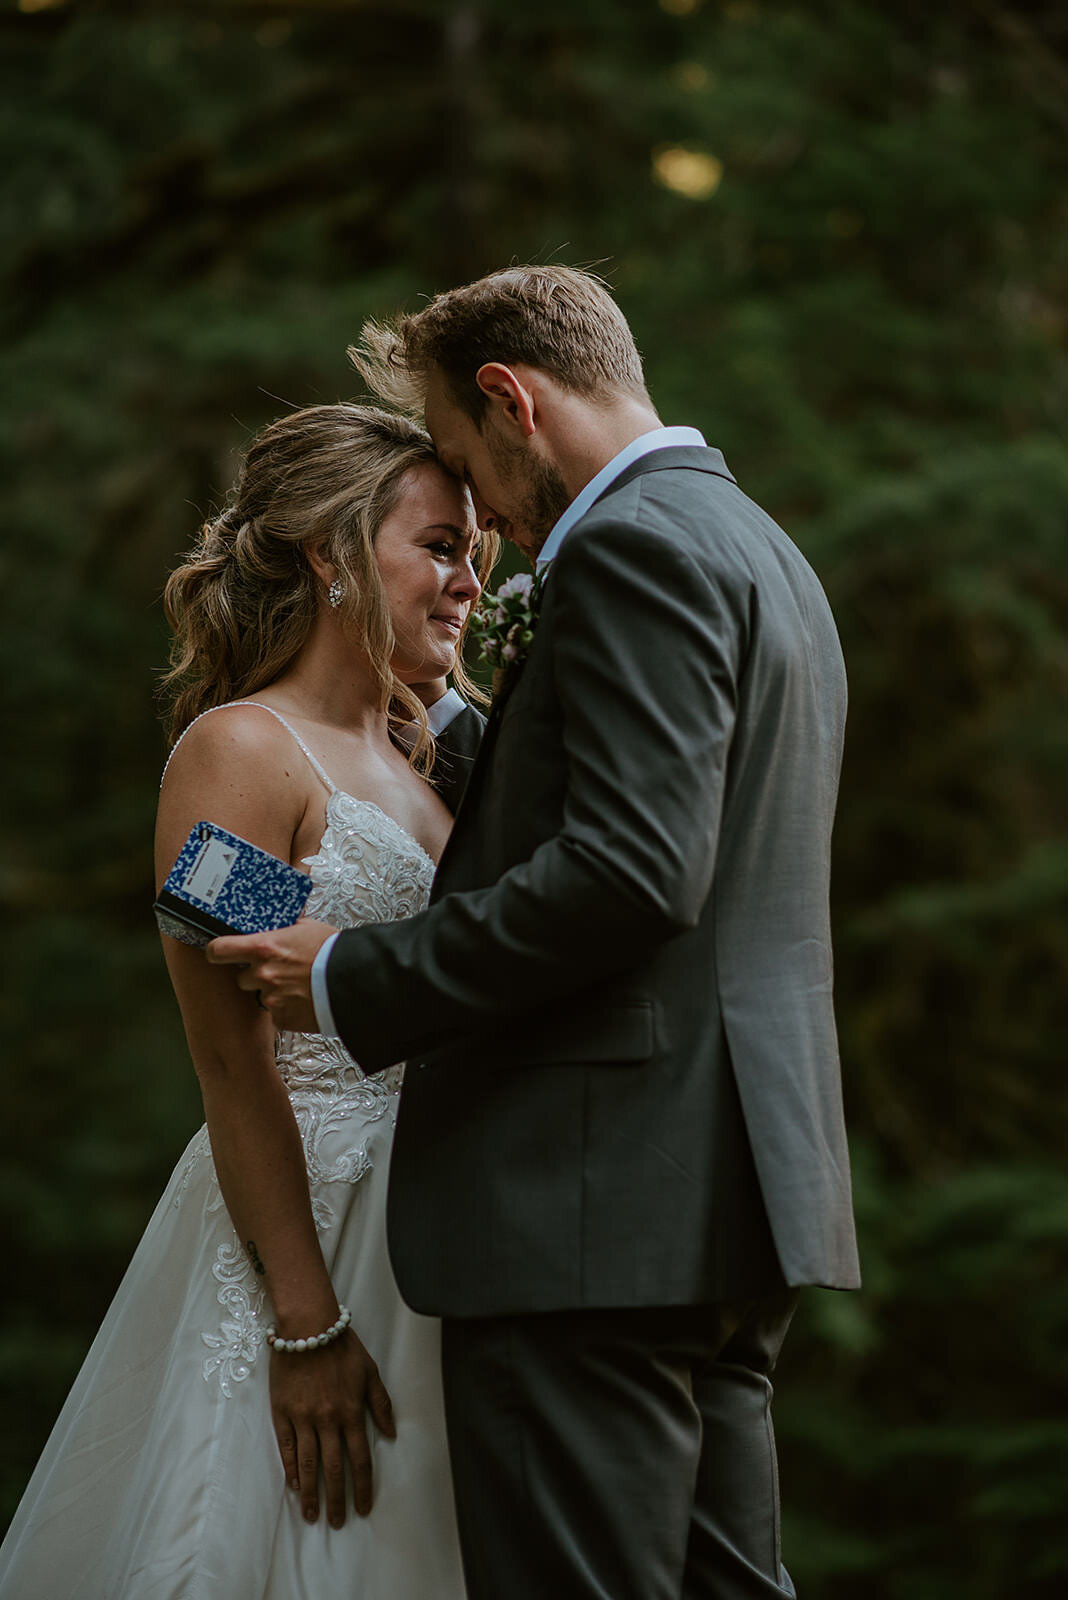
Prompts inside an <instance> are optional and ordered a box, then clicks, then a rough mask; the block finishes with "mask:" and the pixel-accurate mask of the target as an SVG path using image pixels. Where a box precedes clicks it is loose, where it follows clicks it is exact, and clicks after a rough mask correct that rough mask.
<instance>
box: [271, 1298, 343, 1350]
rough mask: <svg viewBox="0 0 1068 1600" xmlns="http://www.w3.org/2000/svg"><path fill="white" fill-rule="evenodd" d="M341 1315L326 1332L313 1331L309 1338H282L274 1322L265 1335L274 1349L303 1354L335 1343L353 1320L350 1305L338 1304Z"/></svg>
mask: <svg viewBox="0 0 1068 1600" xmlns="http://www.w3.org/2000/svg"><path fill="white" fill-rule="evenodd" d="M338 1312H339V1316H338V1319H337V1321H336V1322H335V1323H334V1324H333V1326H332V1327H330V1328H327V1330H326V1332H325V1333H313V1334H312V1335H311V1337H310V1338H309V1339H280V1338H279V1337H278V1329H277V1328H276V1327H275V1326H274V1324H273V1323H272V1324H271V1326H270V1327H269V1328H268V1329H267V1332H266V1334H265V1335H264V1337H265V1338H266V1340H267V1343H268V1344H269V1345H270V1347H271V1349H272V1350H282V1351H284V1353H285V1354H286V1355H287V1356H302V1355H304V1354H305V1352H306V1351H308V1350H321V1349H322V1348H323V1346H324V1345H327V1344H333V1342H334V1340H335V1339H340V1338H341V1335H342V1334H343V1333H344V1331H345V1329H346V1328H347V1327H348V1325H349V1323H350V1322H351V1321H352V1312H351V1311H350V1310H349V1308H348V1306H343V1305H340V1304H339V1306H338Z"/></svg>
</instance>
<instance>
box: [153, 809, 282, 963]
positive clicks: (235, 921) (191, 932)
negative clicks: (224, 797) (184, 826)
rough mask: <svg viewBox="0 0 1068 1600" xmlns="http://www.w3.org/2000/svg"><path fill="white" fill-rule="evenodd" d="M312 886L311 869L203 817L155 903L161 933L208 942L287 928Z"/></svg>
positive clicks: (186, 942) (192, 942) (193, 940)
mask: <svg viewBox="0 0 1068 1600" xmlns="http://www.w3.org/2000/svg"><path fill="white" fill-rule="evenodd" d="M311 889H312V882H311V879H310V878H309V877H308V875H307V873H306V872H298V871H297V869H296V867H291V866H290V865H289V862H288V861H280V860H279V858H278V857H277V856H272V855H271V853H270V852H269V851H268V850H261V849H260V848H259V846H258V845H255V844H249V842H248V840H247V839H239V838H238V837H237V835H236V834H235V833H227V831H226V829H225V828H220V827H219V826H218V825H217V824H216V823H214V822H198V823H197V825H196V827H195V828H194V829H193V831H192V833H191V834H190V835H189V838H188V839H187V840H186V841H185V844H184V845H183V846H182V848H181V850H180V851H179V853H178V859H177V861H176V862H175V863H174V866H173V867H172V868H171V870H170V873H169V874H168V876H167V881H166V883H165V884H164V885H163V887H162V889H161V890H160V892H159V894H158V895H157V896H156V901H155V904H154V905H153V907H152V909H153V911H154V912H155V913H156V921H157V922H158V923H159V926H160V931H161V932H162V933H166V934H169V935H170V937H171V938H172V939H178V940H180V941H181V943H182V944H196V945H205V944H207V943H208V942H209V940H211V939H217V938H218V937H219V935H220V934H223V933H267V932H269V931H270V930H271V929H272V928H288V927H289V926H290V925H291V924H292V923H294V922H296V921H297V919H298V918H299V917H300V916H301V915H302V913H303V911H304V907H305V904H306V903H307V899H308V896H309V895H310V894H311Z"/></svg>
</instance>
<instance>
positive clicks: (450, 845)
mask: <svg viewBox="0 0 1068 1600" xmlns="http://www.w3.org/2000/svg"><path fill="white" fill-rule="evenodd" d="M679 468H683V469H686V470H688V471H690V472H707V473H711V474H712V475H713V476H714V477H717V478H725V479H726V480H727V482H728V483H734V482H735V478H734V474H733V473H732V472H731V471H730V470H729V468H728V467H727V464H726V462H725V461H724V459H723V455H722V452H721V451H719V450H715V449H713V448H711V447H710V446H701V445H672V446H671V447H670V448H668V449H666V450H653V451H651V452H650V453H649V454H648V455H644V456H640V457H639V458H638V460H637V461H634V462H632V463H631V465H630V466H629V467H627V468H626V469H625V470H624V471H623V472H621V473H620V475H619V477H618V478H615V479H613V481H612V482H611V483H610V484H609V485H608V486H607V488H606V489H605V490H604V493H603V494H601V495H599V496H598V498H597V499H596V500H595V501H594V505H600V503H601V501H602V500H604V499H606V498H607V497H608V496H609V495H612V494H614V493H615V491H616V490H617V489H622V488H623V487H624V486H625V485H626V484H628V483H631V482H632V481H633V480H634V479H635V478H640V477H642V476H643V475H644V474H645V473H647V472H667V471H671V470H674V471H678V470H679ZM592 509H593V507H591V508H590V510H591V511H592ZM586 515H587V516H588V515H589V512H587V513H586ZM582 522H583V518H581V517H580V518H579V520H578V522H576V524H575V526H574V528H572V529H571V531H570V533H569V534H568V535H567V537H568V538H571V537H573V536H574V534H576V533H577V532H578V530H579V529H580V528H581V527H582ZM536 638H537V635H536V634H535V641H536ZM533 648H534V645H532V646H531V649H533ZM525 666H526V657H524V659H523V660H522V661H520V662H517V663H516V665H515V666H514V667H513V668H512V670H511V671H510V672H509V673H508V675H507V677H506V678H505V680H504V682H503V683H502V685H501V687H500V691H499V692H498V694H497V695H496V696H495V697H494V701H493V705H492V706H491V707H490V713H489V717H488V719H487V722H486V728H485V732H484V733H483V735H482V744H481V746H480V748H479V752H478V755H477V757H476V758H475V764H474V767H473V769H472V772H471V776H470V778H469V779H468V784H467V790H466V792H465V794H464V797H463V799H462V800H461V802H460V809H459V810H458V811H457V813H456V821H455V823H454V825H453V829H452V832H451V833H450V835H449V838H448V842H447V843H446V845H445V849H444V850H443V851H442V855H441V860H440V861H439V863H438V870H437V873H436V875H435V877H434V887H433V890H432V892H431V899H432V900H436V899H438V898H439V897H440V896H441V895H442V894H444V893H445V892H446V891H445V886H444V881H443V880H444V878H445V877H446V876H447V873H448V868H449V865H450V864H451V861H452V859H453V858H454V857H455V856H456V855H457V852H458V848H459V846H460V845H461V844H462V840H463V837H464V835H465V834H466V831H467V823H468V821H469V819H470V818H471V817H473V815H474V813H475V810H476V807H477V805H478V802H479V798H480V795H481V792H482V787H483V784H484V783H485V778H486V772H487V769H488V767H489V763H490V762H491V760H492V759H493V751H494V746H495V745H496V742H497V733H498V730H499V728H500V725H501V718H502V717H503V716H504V708H505V706H506V705H507V704H508V701H509V699H510V698H511V696H512V695H513V694H514V693H515V689H516V685H517V684H518V682H519V680H520V678H521V677H522V676H523V669H524V667H525Z"/></svg>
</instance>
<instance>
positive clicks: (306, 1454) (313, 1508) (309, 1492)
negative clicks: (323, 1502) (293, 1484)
mask: <svg viewBox="0 0 1068 1600" xmlns="http://www.w3.org/2000/svg"><path fill="white" fill-rule="evenodd" d="M297 1473H298V1475H299V1477H300V1509H301V1511H302V1513H303V1515H304V1520H305V1522H314V1521H315V1520H316V1519H317V1517H318V1515H319V1435H318V1434H317V1433H316V1432H315V1429H314V1428H311V1427H308V1425H307V1424H305V1425H304V1426H303V1427H300V1429H299V1431H298V1433H297Z"/></svg>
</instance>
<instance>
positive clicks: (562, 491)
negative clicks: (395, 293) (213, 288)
mask: <svg viewBox="0 0 1068 1600" xmlns="http://www.w3.org/2000/svg"><path fill="white" fill-rule="evenodd" d="M350 353H351V354H352V355H353V359H354V360H355V362H356V364H357V366H358V367H359V369H360V371H361V373H362V374H363V376H364V378H365V379H366V381H367V382H368V383H369V384H370V386H371V388H372V389H374V390H375V392H376V393H377V394H379V395H380V396H381V397H382V398H383V399H386V400H388V401H390V402H391V403H393V404H395V405H399V406H401V407H402V408H403V409H405V410H408V411H422V412H423V413H424V415H425V417H426V422H427V426H428V428H429V429H430V432H431V434H432V435H433V438H434V442H435V444H436V446H437V449H438V454H439V456H440V457H441V459H442V461H443V462H444V464H445V465H446V466H447V467H448V468H449V469H450V470H451V471H453V472H456V473H457V474H459V475H460V476H463V477H465V478H466V479H467V482H468V484H469V485H470V487H471V490H472V493H473V495H474V499H475V504H476V509H477V510H478V512H479V520H480V522H481V523H482V524H483V526H485V525H487V523H495V524H496V525H497V526H498V527H499V528H500V531H501V532H503V533H505V534H507V535H508V536H509V537H511V538H513V539H514V540H515V541H516V543H517V544H519V545H520V546H521V547H522V548H523V549H525V550H526V551H527V552H528V553H529V554H534V553H536V551H537V550H538V549H539V548H540V546H541V544H542V543H543V542H544V540H545V537H546V535H547V534H548V532H549V530H550V528H551V527H552V525H553V523H554V522H555V521H556V519H557V517H558V516H559V515H560V514H561V512H562V511H563V510H564V509H565V507H566V506H567V505H568V504H569V503H570V501H571V500H572V499H573V498H574V495H575V493H577V489H578V487H581V482H585V481H588V479H589V478H590V477H592V475H593V472H595V471H597V470H598V467H599V466H600V465H603V464H604V461H607V460H609V459H611V456H612V455H614V454H615V448H619V446H618V445H616V446H615V447H614V448H613V442H614V435H615V433H617V432H618V431H619V428H620V427H621V426H622V427H623V428H624V431H626V430H627V429H629V431H630V433H631V436H633V434H634V432H635V431H637V432H640V431H642V429H643V427H645V426H649V425H650V421H649V419H650V418H651V419H652V424H651V425H654V426H655V412H653V409H652V403H651V401H650V399H649V395H648V393H647V391H646V388H645V379H644V376H643V373H642V364H641V357H640V356H639V354H638V351H637V348H636V346H635V343H634V338H633V336H632V334H631V331H630V328H629V327H628V326H627V322H626V319H625V317H624V316H623V313H622V312H621V311H620V309H619V307H618V306H617V305H616V303H615V301H614V300H613V299H612V297H611V295H610V294H609V293H608V291H607V289H606V288H605V286H604V284H603V283H602V282H601V281H600V279H598V278H596V277H595V276H594V275H593V274H592V273H589V272H582V271H579V270H578V269H577V268H574V267H555V266H550V267H508V268H505V269H503V270H501V271H499V272H493V273H490V275H489V276H488V277H485V278H480V279H479V280H478V281H477V282H476V283H470V284H467V285H465V286H464V287H463V288H460V289H450V290H448V291H447V292H446V293H444V294H439V295H437V296H435V298H434V299H433V300H431V301H430V303H429V305H427V306H426V307H425V308H424V309H423V310H422V311H419V312H415V313H413V314H411V315H406V316H402V317H400V318H398V320H397V321H396V323H394V324H392V325H390V326H383V325H381V324H377V323H367V324H366V325H365V327H364V329H363V335H362V343H361V347H360V349H359V350H358V351H352V352H350ZM635 419H639V420H637V421H636V420H635ZM624 442H625V441H624ZM598 454H600V455H601V456H603V460H598V459H597V457H598Z"/></svg>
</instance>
